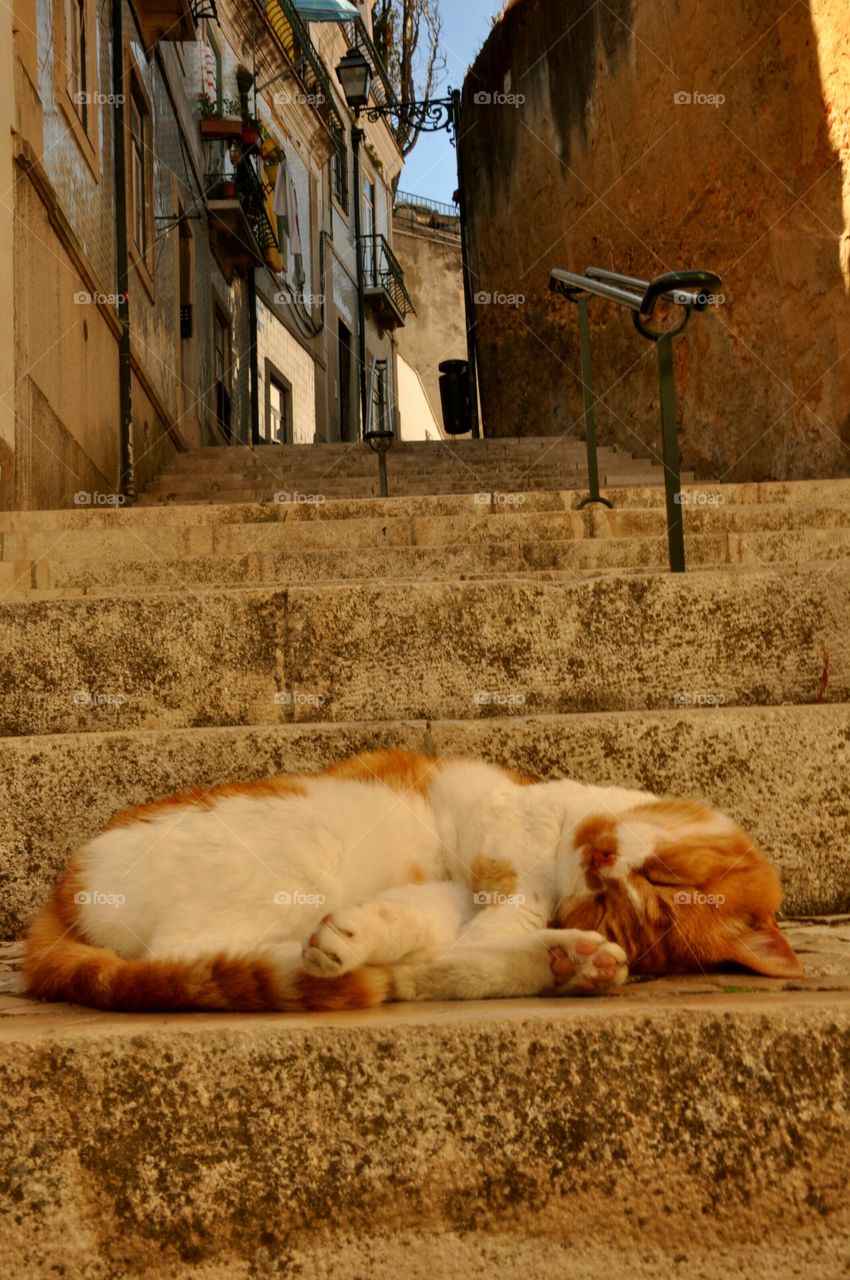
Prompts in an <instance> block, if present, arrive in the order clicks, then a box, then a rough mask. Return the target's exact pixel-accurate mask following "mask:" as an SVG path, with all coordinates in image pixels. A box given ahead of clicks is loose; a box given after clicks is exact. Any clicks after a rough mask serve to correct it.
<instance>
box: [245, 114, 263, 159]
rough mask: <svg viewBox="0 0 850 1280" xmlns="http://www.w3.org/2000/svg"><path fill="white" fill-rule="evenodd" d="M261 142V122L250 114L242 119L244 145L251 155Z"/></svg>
mask: <svg viewBox="0 0 850 1280" xmlns="http://www.w3.org/2000/svg"><path fill="white" fill-rule="evenodd" d="M259 142H260V122H259V120H253V119H251V117H250V116H248V117H247V118H246V119H244V120H243V121H242V146H243V147H244V149H245V151H246V152H247V153H248V154H249V155H250V154H253V153H254V152H255V151H256V150H257V148H258V145H259Z"/></svg>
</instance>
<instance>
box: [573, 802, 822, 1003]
mask: <svg viewBox="0 0 850 1280" xmlns="http://www.w3.org/2000/svg"><path fill="white" fill-rule="evenodd" d="M569 846H570V847H569V849H564V850H563V853H562V856H563V855H564V854H567V855H568V858H569V862H570V863H571V864H572V867H573V873H572V875H568V874H567V872H566V869H565V873H564V884H565V885H568V886H569V887H568V888H567V889H566V892H565V894H564V896H563V897H562V899H561V902H560V904H559V908H558V918H557V923H558V924H559V925H560V927H561V928H570V929H594V930H596V931H597V932H599V933H602V934H604V935H605V936H606V937H608V938H610V939H611V940H612V941H614V942H618V943H619V944H620V946H621V947H622V948H623V950H624V951H625V952H626V955H627V956H628V958H629V966H630V968H631V970H632V972H633V973H643V974H664V973H707V972H710V971H711V970H716V969H719V968H723V967H725V966H728V965H730V964H737V965H742V966H743V967H745V968H747V969H752V970H754V971H755V972H756V973H760V974H764V975H766V976H768V977H772V978H790V977H798V976H799V975H800V974H801V973H802V969H801V966H800V962H799V960H798V959H797V957H796V955H795V954H794V952H793V950H792V949H791V947H790V946H789V945H788V943H787V941H786V940H785V938H784V937H783V936H782V934H781V932H780V930H779V928H778V927H777V924H776V911H777V910H778V908H779V905H780V902H781V900H782V891H781V888H780V884H779V876H778V874H777V872H776V870H775V869H774V868H773V867H772V866H771V865H770V863H769V862H768V861H767V859H766V858H765V857H764V855H763V854H762V853H761V852H760V851H759V850H758V849H757V848H756V847H755V845H754V844H753V842H752V841H751V840H750V839H749V837H748V836H747V835H746V834H745V833H744V832H743V831H742V830H741V828H740V827H738V826H736V824H735V823H734V822H732V820H731V819H730V818H727V817H725V816H724V815H723V814H720V813H717V812H716V811H715V810H712V809H708V808H705V807H704V806H702V805H698V804H689V803H687V802H683V801H680V800H657V801H648V802H647V803H646V804H642V805H638V806H636V807H635V808H634V809H632V810H630V811H629V812H628V813H625V814H621V815H619V816H618V817H610V816H603V815H597V816H589V817H588V818H586V819H585V820H584V821H583V822H582V823H581V824H580V825H579V826H578V827H577V828H576V830H575V832H574V833H570V836H569ZM576 858H578V861H579V865H580V869H581V871H580V875H579V876H578V878H576V875H575V862H576Z"/></svg>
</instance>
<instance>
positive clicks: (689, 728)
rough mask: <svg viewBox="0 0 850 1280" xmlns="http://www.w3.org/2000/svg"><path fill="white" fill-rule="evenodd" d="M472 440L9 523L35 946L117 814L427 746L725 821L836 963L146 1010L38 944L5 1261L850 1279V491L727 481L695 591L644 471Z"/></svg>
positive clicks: (714, 490) (22, 1021)
mask: <svg viewBox="0 0 850 1280" xmlns="http://www.w3.org/2000/svg"><path fill="white" fill-rule="evenodd" d="M547 443H548V444H551V443H552V442H547ZM496 446H498V448H496ZM426 447H427V446H426ZM449 447H450V448H451V450H452V454H453V455H454V453H455V451H457V452H458V453H461V452H465V456H469V458H470V460H469V462H468V463H464V464H463V465H464V466H469V467H470V468H471V469H472V471H473V475H472V476H471V477H470V478H469V479H468V480H467V481H466V485H467V488H466V491H465V492H463V491H461V492H452V489H451V488H446V486H447V485H455V484H457V485H458V486H459V487H462V485H463V483H464V481H463V480H462V479H460V480H459V479H457V474H456V472H454V471H445V472H443V471H440V470H439V468H438V466H437V465H436V464H435V470H434V472H433V475H434V477H436V478H433V479H432V480H430V481H429V472H428V465H429V459H430V458H434V457H436V452H434V453H431V454H429V455H423V452H422V450H421V449H415V448H414V447H413V446H402V447H401V449H400V450H399V452H398V453H397V454H396V453H395V451H394V454H393V455H391V457H390V462H389V467H390V477H391V492H393V493H395V494H396V495H397V496H395V497H392V498H390V499H389V500H385V501H382V500H375V499H374V498H370V497H369V496H368V492H369V490H368V489H360V486H363V485H371V484H373V483H374V482H375V481H376V478H377V465H376V461H375V459H374V457H373V456H372V455H370V454H367V453H366V451H365V450H355V451H354V452H353V453H352V451H351V450H350V449H349V448H348V447H346V449H345V451H344V452H343V451H342V450H341V449H340V448H339V447H337V446H325V447H323V449H322V450H312V449H310V450H306V449H304V450H302V449H298V450H291V451H284V450H269V449H262V450H257V452H256V454H253V453H252V452H251V451H245V450H223V451H219V452H218V453H215V452H214V451H206V450H202V451H198V453H197V454H193V455H182V456H181V457H180V458H178V459H176V460H175V463H174V465H173V467H172V469H171V471H170V472H169V474H168V477H167V479H165V480H162V481H159V482H157V483H156V484H155V485H154V486H153V489H152V491H151V494H150V495H148V496H146V497H144V498H143V499H142V501H141V502H140V504H139V505H138V506H136V507H134V508H130V509H126V510H113V509H108V510H104V509H92V510H89V509H74V510H68V511H53V512H30V513H6V514H0V536H2V547H0V590H2V592H3V599H2V602H0V609H2V626H0V646H2V648H3V671H4V680H3V681H2V684H0V722H2V725H3V728H2V736H1V737H0V831H2V841H0V850H2V851H1V852H0V876H2V883H3V885H4V893H3V897H2V904H0V910H2V926H3V934H4V935H5V936H6V937H7V938H9V939H10V940H13V939H15V938H16V937H17V936H18V935H19V933H20V931H21V930H22V928H23V927H24V925H25V923H26V921H27V920H28V919H29V917H30V916H31V915H32V912H33V910H34V909H35V907H36V905H37V904H38V903H39V902H40V901H41V899H42V898H43V897H44V896H45V895H46V893H47V891H48V889H49V887H50V884H51V883H52V881H53V879H54V877H55V875H56V874H57V872H58V870H59V868H60V867H61V865H62V864H63V862H64V860H65V858H66V857H67V854H68V852H69V850H70V849H72V848H73V847H74V846H75V845H76V844H78V843H79V842H80V841H82V840H84V839H85V838H87V837H88V836H90V835H91V834H92V833H93V832H95V831H96V830H98V829H99V828H100V826H101V825H102V824H103V822H104V821H105V820H106V819H107V818H108V817H109V815H110V814H111V813H112V812H113V811H114V810H115V809H117V808H120V807H125V806H127V805H131V804H135V803H139V802H143V801H145V800H148V799H151V798H153V797H155V796H158V795H162V794H166V793H169V792H171V791H174V790H178V789H182V788H185V787H187V786H189V785H192V784H198V785H208V784H212V783H214V782H218V781H224V780H227V779H231V778H247V777H261V776H265V775H267V774H270V773H272V772H276V771H281V770H284V769H289V770H303V769H311V768H318V767H321V766H322V765H324V764H326V763H328V762H330V761H331V760H333V759H335V758H338V757H340V756H342V755H345V754H348V753H351V752H354V751H357V750H361V749H364V748H367V747H373V746H379V745H390V744H393V745H402V746H408V747H414V748H420V749H425V750H429V751H437V752H445V753H450V752H455V753H466V754H478V755H483V756H488V757H491V758H493V759H498V760H500V761H502V762H504V763H506V764H510V765H513V766H515V767H518V768H521V769H526V770H530V771H533V772H537V773H539V774H541V775H545V776H555V775H558V774H569V775H571V776H574V777H577V778H583V779H586V780H588V781H604V780H611V781H617V782H620V783H622V784H625V785H633V786H645V787H651V788H653V789H655V790H659V791H662V792H664V791H672V792H677V793H680V794H684V795H688V794H693V795H698V796H702V797H704V798H706V799H708V800H710V801H712V802H714V803H716V804H718V805H719V806H721V807H722V808H724V809H726V810H728V811H729V812H731V813H732V814H733V815H734V816H735V817H737V818H738V819H739V820H740V821H741V822H743V823H744V824H745V825H746V826H747V827H748V828H749V829H750V830H751V831H752V832H753V834H754V836H755V837H756V839H757V840H758V841H759V842H760V843H761V844H762V845H763V846H764V847H765V848H766V850H767V851H768V852H769V854H770V855H771V857H772V858H773V859H774V860H775V861H776V862H777V864H778V865H779V866H780V867H781V869H782V873H783V877H784V881H785V887H786V905H787V912H788V915H789V917H790V916H794V917H797V918H801V919H803V920H804V921H808V922H809V923H806V924H796V925H793V924H792V923H791V922H790V920H789V922H788V927H789V928H793V930H794V942H795V945H796V946H798V948H799V949H800V950H801V952H802V953H803V955H804V958H805V960H806V962H807V978H806V979H805V980H801V981H796V982H793V983H777V982H771V981H769V980H767V979H759V978H755V977H753V976H752V975H749V974H738V975H731V974H730V975H714V976H711V977H707V978H690V979H679V980H675V981H664V982H651V983H637V984H634V985H632V986H629V987H628V988H626V989H625V992H624V993H623V994H622V995H620V996H618V997H612V998H610V999H604V998H603V999H598V1000H594V1001H581V1000H579V999H572V1000H558V1001H516V1002H497V1003H494V1004H487V1005H475V1004H470V1005H463V1006H433V1007H426V1006H421V1007H419V1006H417V1007H406V1006H395V1007H390V1008H387V1009H384V1010H380V1011H377V1012H374V1013H368V1014H350V1015H336V1016H327V1017H326V1016H322V1017H318V1016H317V1017H303V1018H300V1017H213V1016H206V1015H198V1016H194V1017H177V1016H168V1017H166V1016H162V1017H156V1016H138V1017H131V1016H114V1015H105V1014H98V1013H95V1012H93V1011H91V1010H80V1009H74V1008H70V1007H63V1006H53V1007H50V1006H41V1005H36V1004H33V1003H32V1002H29V1001H26V1000H24V999H23V998H21V996H20V995H16V994H14V987H15V959H14V957H15V950H14V946H13V947H12V948H11V950H10V951H9V956H10V961H9V977H8V979H7V981H6V986H7V988H8V989H9V991H10V994H7V995H6V996H5V997H0V1013H2V1014H3V1017H2V1018H0V1080H2V1086H3V1096H4V1099H5V1102H4V1110H3V1113H2V1119H0V1168H2V1169H3V1171H4V1172H3V1177H2V1179H0V1200H2V1201H3V1202H4V1208H7V1213H6V1215H5V1216H6V1223H7V1226H6V1228H5V1241H6V1243H5V1246H4V1245H0V1257H2V1258H3V1260H4V1265H3V1272H4V1275H8V1276H10V1277H17V1276H27V1277H30V1276H33V1277H41V1276H45V1277H46V1276H48V1275H51V1276H52V1275H56V1274H66V1275H69V1276H73V1277H75V1278H76V1277H77V1276H79V1277H83V1278H84V1280H89V1278H91V1280H101V1278H103V1280H107V1278H109V1280H112V1277H116V1276H121V1277H124V1276H132V1277H145V1278H146V1280H147V1277H150V1278H151V1280H153V1277H157V1278H158V1277H160V1276H165V1277H172V1276H173V1277H179V1278H180V1280H184V1278H186V1280H188V1278H189V1277H192V1278H194V1277H198V1278H203V1280H213V1278H217V1277H219V1276H221V1277H224V1276H227V1277H231V1276H236V1277H243V1276H244V1277H246V1280H247V1278H248V1277H267V1276H268V1277H278V1276H280V1277H283V1276H290V1275H299V1276H303V1277H320V1276H321V1277H324V1276H326V1275H329V1274H331V1273H332V1272H334V1273H341V1274H343V1275H345V1276H351V1277H360V1276H363V1277H365V1276H367V1275H368V1276H376V1277H379V1280H381V1278H383V1277H387V1278H388V1277H389V1276H390V1275H392V1276H393V1277H398V1276H402V1277H404V1278H405V1280H407V1278H408V1277H412V1278H414V1280H415V1278H416V1277H420V1276H421V1277H427V1278H428V1280H441V1278H442V1277H446V1280H448V1277H465V1276H475V1277H479V1276H484V1275H487V1276H497V1277H498V1276H504V1277H508V1276H511V1277H513V1276H515V1275H517V1274H520V1273H524V1274H531V1275H543V1274H544V1273H545V1274H555V1275H567V1274H568V1275H570V1276H575V1277H578V1278H579V1280H582V1278H584V1277H587V1278H588V1280H597V1277H598V1276H600V1275H602V1274H616V1275H623V1276H629V1277H630V1278H631V1277H638V1278H639V1280H640V1278H641V1277H653V1280H654V1278H655V1277H657V1276H659V1275H679V1276H683V1277H688V1278H689V1280H690V1278H691V1277H693V1278H694V1280H696V1278H697V1277H700V1278H702V1277H705V1278H706V1280H714V1278H715V1277H717V1278H718V1280H719V1278H720V1277H726V1276H728V1275H729V1274H731V1273H733V1272H734V1271H736V1270H741V1269H742V1268H746V1269H747V1270H748V1272H750V1273H752V1274H757V1275H765V1276H770V1277H777V1278H779V1280H784V1278H785V1277H786V1276H787V1277H789V1278H790V1277H791V1276H799V1275H806V1274H809V1273H810V1271H811V1268H812V1267H813V1266H815V1265H817V1273H818V1274H819V1275H820V1276H824V1277H832V1276H835V1277H838V1276H843V1275H846V1262H847V1258H848V1256H850V1255H849V1254H848V1250H850V1217H848V1206H847V1203H846V1194H845V1190H844V1188H845V1183H846V1168H847V1164H848V1158H850V1085H848V1072H850V999H848V990H850V925H848V921H847V916H848V915H850V816H848V803H847V795H848V790H850V788H848V780H850V767H848V766H850V629H849V628H848V621H850V561H848V553H849V552H850V481H809V482H800V483H798V484H784V483H775V484H763V485H740V486H736V485H728V486H722V487H718V486H702V487H699V488H697V487H689V488H686V489H685V491H684V493H685V499H686V500H685V505H684V513H685V514H684V518H685V527H686V540H687V553H688V558H689V569H690V570H691V571H690V572H689V573H688V574H686V575H684V576H681V575H677V576H673V575H670V574H669V572H667V570H666V525H665V514H664V497H663V490H660V489H659V488H658V487H657V486H653V485H649V484H645V483H644V484H641V483H640V482H639V481H638V482H637V483H632V484H630V485H629V486H627V485H626V483H625V482H627V481H635V478H636V472H629V473H628V474H627V473H626V472H622V471H620V472H616V473H615V471H614V469H613V466H612V467H611V469H610V470H608V469H607V463H606V469H605V475H606V477H611V476H614V477H615V478H616V479H619V480H621V481H622V482H623V487H609V488H608V489H607V490H606V493H607V496H608V497H609V498H610V499H611V500H612V502H613V503H614V509H613V510H612V511H607V510H605V509H603V508H601V507H591V508H587V509H585V510H584V511H579V510H578V509H577V508H578V503H579V501H580V499H581V497H582V493H581V492H578V491H576V489H575V487H574V485H570V484H566V483H564V482H563V480H559V482H558V483H553V487H552V488H550V489H541V488H540V487H535V486H533V485H532V483H531V480H529V481H528V486H527V487H523V486H522V484H521V483H520V482H521V481H522V480H524V479H525V478H526V470H524V469H527V468H528V467H529V466H531V465H532V464H533V454H534V448H535V447H536V446H535V444H534V442H531V444H529V442H528V441H519V442H515V447H513V448H512V447H511V444H510V442H504V441H499V442H490V443H488V449H491V452H492V457H489V456H488V459H485V461H484V462H481V461H479V460H477V458H474V457H472V450H469V451H464V450H462V449H461V448H460V446H449ZM325 449H328V450H331V451H333V450H336V451H337V452H336V454H335V455H334V456H335V457H336V458H337V460H338V461H337V470H336V474H335V475H334V476H331V475H329V474H328V473H327V472H326V473H325V474H324V475H320V474H319V472H320V470H321V467H324V466H326V461H325V459H326V458H327V457H328V456H330V455H329V454H326V453H325ZM406 450H409V453H406V452H405V451H406ZM568 452H569V451H568V450H566V448H564V458H565V459H566V457H567V456H568ZM319 455H321V462H320V464H319V465H318V466H317V464H316V457H318V456H319ZM408 456H409V457H410V458H411V459H412V461H411V462H410V463H408V462H407V461H405V459H406V458H407V457H408ZM270 459H272V461H273V465H272V466H271V472H267V470H266V469H267V467H268V466H269V465H270V463H269V460H270ZM305 459H306V460H307V461H308V462H310V467H307V466H306V464H305V461H304V460H305ZM346 459H347V463H346ZM457 465H458V463H457V462H456V461H453V462H452V467H453V468H454V467H456V466H457ZM564 465H566V463H565V464H564ZM618 465H619V464H618ZM640 466H642V467H643V466H645V464H640ZM627 470H628V469H627ZM553 474H554V473H553ZM575 474H576V475H577V476H579V478H580V472H579V464H577V469H576V473H575ZM558 475H559V476H562V475H563V473H562V472H560V471H559V472H558ZM352 477H353V478H352ZM178 482H179V483H178ZM485 482H486V483H485ZM509 483H510V484H512V485H513V486H514V487H513V488H511V487H509ZM576 483H578V481H576ZM332 484H333V485H337V486H339V489H337V490H333V492H332V491H331V485H332ZM429 484H430V487H431V488H432V490H435V489H437V490H439V492H438V493H436V494H434V493H433V492H432V493H431V494H428V493H427V492H420V490H422V489H423V488H424V489H427V488H428V487H429ZM347 486H348V487H350V489H355V490H358V489H359V492H356V493H351V492H350V491H349V489H347V488H346V487H347ZM517 486H518V487H517ZM282 492H286V493H289V495H290V497H291V498H293V499H296V500H294V501H291V502H288V503H286V502H282V501H275V495H276V494H281V493H282ZM334 494H336V495H338V496H334ZM364 495H365V496H364ZM305 497H306V498H311V497H312V498H313V499H314V500H312V501H306V500H304V499H305ZM318 497H321V498H324V501H319V500H316V499H317V498H318ZM842 917H843V918H842ZM814 921H817V923H813V922H814ZM4 1247H5V1249H6V1253H5V1254H4V1253H3V1252H2V1250H3V1248H4Z"/></svg>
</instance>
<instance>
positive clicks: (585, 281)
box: [549, 267, 721, 573]
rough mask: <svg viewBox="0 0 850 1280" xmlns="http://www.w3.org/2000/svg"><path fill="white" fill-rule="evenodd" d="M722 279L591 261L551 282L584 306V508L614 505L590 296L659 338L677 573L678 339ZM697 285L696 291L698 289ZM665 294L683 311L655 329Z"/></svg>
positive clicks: (680, 555) (680, 533)
mask: <svg viewBox="0 0 850 1280" xmlns="http://www.w3.org/2000/svg"><path fill="white" fill-rule="evenodd" d="M720 284H721V280H720V277H719V276H718V275H715V274H714V272H713V271H668V272H665V273H664V274H663V275H660V276H657V277H656V278H655V279H654V280H643V279H641V278H640V277H639V276H627V275H623V274H622V273H620V272H618V271H608V270H605V269H604V268H602V267H588V269H587V271H586V272H585V274H584V275H578V274H577V273H576V272H574V271H561V270H560V269H557V268H556V269H554V270H553V271H552V272H551V275H550V277H549V288H550V289H551V290H552V291H553V292H554V293H560V294H561V295H562V297H564V298H566V299H567V300H568V301H569V302H573V303H575V305H576V306H577V307H578V312H579V333H580V341H581V368H582V386H583V389H584V421H585V439H586V443H587V472H588V482H589V487H590V496H589V497H588V498H585V499H584V500H583V501H582V502H581V503H580V504H579V506H580V508H581V507H585V506H587V505H588V504H589V503H591V502H600V503H602V504H603V505H604V506H606V507H611V506H612V505H613V504H612V503H611V502H610V501H609V500H608V499H607V498H603V497H602V496H601V494H600V492H599V459H598V456H597V446H596V399H595V397H594V394H593V381H592V368H591V354H590V319H589V315H588V300H589V298H591V297H596V298H603V299H605V300H607V301H609V302H616V303H619V305H620V306H624V307H628V308H629V309H630V310H631V312H632V320H633V321H634V325H635V328H636V329H637V331H638V333H640V334H641V335H642V337H644V338H647V339H649V341H650V342H653V343H654V344H655V347H656V350H657V352H658V372H659V383H660V390H661V440H662V448H663V455H664V488H665V494H666V501H667V542H668V548H669V554H670V569H671V572H673V573H684V572H685V534H684V527H683V524H682V500H681V499H682V495H681V488H682V482H681V469H680V462H679V440H678V428H677V421H676V381H675V374H674V369H673V339H674V338H675V337H676V336H677V335H678V334H680V333H683V332H684V331H685V329H686V328H687V326H688V324H689V322H690V319H691V315H692V314H693V313H694V312H695V311H696V312H700V311H704V310H705V309H706V307H707V306H708V304H709V301H710V296H711V295H710V294H709V293H707V292H706V290H715V289H717V288H718V287H719V286H720ZM695 289H696V290H697V292H694V290H695ZM662 298H663V299H665V300H666V301H668V302H670V303H672V304H673V305H674V306H677V307H681V308H682V310H683V312H684V315H683V317H682V319H681V320H680V321H679V322H678V323H677V324H675V325H674V326H673V327H672V328H669V329H664V330H658V329H652V328H650V326H649V324H648V323H647V322H648V321H649V320H651V319H652V317H653V316H654V314H655V311H656V308H657V306H658V303H659V301H660V300H661V299H662Z"/></svg>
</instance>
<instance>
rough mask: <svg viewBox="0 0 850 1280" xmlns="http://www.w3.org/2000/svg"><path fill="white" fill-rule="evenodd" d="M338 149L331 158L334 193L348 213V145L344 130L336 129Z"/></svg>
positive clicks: (335, 135)
mask: <svg viewBox="0 0 850 1280" xmlns="http://www.w3.org/2000/svg"><path fill="white" fill-rule="evenodd" d="M334 141H335V142H336V151H335V152H334V154H333V157H332V158H331V167H332V171H333V193H334V196H335V197H336V199H337V200H338V201H339V203H340V205H341V206H342V208H343V209H344V210H345V212H346V213H348V147H347V146H346V144H345V134H344V133H343V132H342V130H334Z"/></svg>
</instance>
